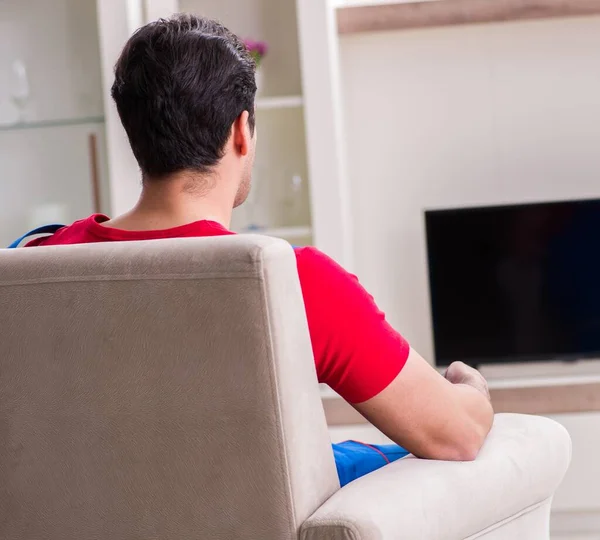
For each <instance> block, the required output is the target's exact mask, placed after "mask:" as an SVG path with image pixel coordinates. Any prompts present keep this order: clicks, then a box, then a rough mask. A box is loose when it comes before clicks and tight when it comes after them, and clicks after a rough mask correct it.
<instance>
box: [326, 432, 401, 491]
mask: <svg viewBox="0 0 600 540" xmlns="http://www.w3.org/2000/svg"><path fill="white" fill-rule="evenodd" d="M331 446H332V447H333V457H334V458H335V466H336V468H337V473H338V477H339V479H340V485H341V486H342V487H344V486H345V485H346V484H348V483H349V482H352V480H356V479H357V478H360V477H361V476H364V475H365V474H368V473H370V472H373V471H376V470H377V469H380V468H381V467H383V466H384V465H387V464H388V463H392V462H393V461H396V460H398V459H400V458H403V457H405V456H407V455H408V454H409V452H407V451H406V450H404V448H402V447H400V446H398V445H397V444H383V445H378V444H365V443H361V442H357V441H346V442H343V443H339V444H332V445H331Z"/></svg>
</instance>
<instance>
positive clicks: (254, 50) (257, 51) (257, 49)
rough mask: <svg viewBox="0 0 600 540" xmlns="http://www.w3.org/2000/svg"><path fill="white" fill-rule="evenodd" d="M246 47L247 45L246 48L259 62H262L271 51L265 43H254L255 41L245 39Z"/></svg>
mask: <svg viewBox="0 0 600 540" xmlns="http://www.w3.org/2000/svg"><path fill="white" fill-rule="evenodd" d="M244 45H246V48H247V49H248V51H249V52H250V54H251V55H252V56H253V57H254V59H255V60H256V61H257V62H258V61H260V60H261V59H262V57H263V56H265V55H266V54H267V51H268V50H269V47H268V45H267V44H266V42H264V41H254V40H253V39H245V40H244Z"/></svg>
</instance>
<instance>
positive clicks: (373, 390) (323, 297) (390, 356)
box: [28, 214, 409, 403]
mask: <svg viewBox="0 0 600 540" xmlns="http://www.w3.org/2000/svg"><path fill="white" fill-rule="evenodd" d="M108 219H109V218H108V217H106V216H103V215H100V214H96V215H92V216H90V217H89V218H87V219H83V220H81V221H76V222H75V223H73V224H72V225H70V226H68V227H64V228H63V229H60V230H59V231H58V232H56V233H55V234H54V235H52V236H49V237H45V238H38V239H36V240H33V241H32V242H30V243H29V244H28V246H38V245H44V246H50V245H58V244H86V243H92V242H111V241H113V242H114V241H124V240H152V239H157V238H177V237H188V236H219V235H226V234H234V233H232V232H231V231H228V230H227V229H225V228H224V227H222V226H221V225H220V224H218V223H215V222H213V221H197V222H195V223H189V224H188V225H183V226H181V227H175V228H173V229H166V230H159V231H123V230H120V229H113V228H109V227H104V226H103V225H100V223H102V222H104V221H107V220H108ZM295 252H296V259H297V263H298V275H299V277H300V284H301V287H302V294H303V296H304V305H305V309H306V317H307V319H308V327H309V330H310V337H311V341H312V347H313V354H314V357H315V365H316V368H317V375H318V378H319V381H320V382H322V383H326V384H328V385H329V386H330V387H331V388H332V389H333V390H335V391H336V392H337V393H339V394H340V395H341V396H342V397H343V398H344V399H346V400H347V401H349V402H350V403H360V402H362V401H366V400H367V399H370V398H372V397H374V396H376V395H377V394H379V392H381V391H382V390H383V389H385V388H386V387H387V386H388V385H389V384H390V383H391V382H392V381H393V380H394V379H395V378H396V376H397V375H398V373H400V371H401V369H402V368H403V367H404V364H405V363H406V359H407V358H408V354H409V345H408V343H407V342H406V341H405V340H404V338H403V337H402V336H401V335H400V334H398V333H397V332H396V331H395V330H394V329H393V328H392V327H391V326H390V325H389V324H388V323H387V321H386V320H385V315H384V314H383V313H382V312H381V311H380V310H379V309H378V308H377V306H376V305H375V302H374V300H373V298H372V297H371V296H370V295H369V294H368V293H367V292H366V291H365V290H364V289H363V287H362V286H361V285H360V283H359V282H358V279H357V278H356V277H355V276H353V275H351V274H349V273H348V272H346V271H345V270H344V269H343V268H342V267H341V266H339V265H338V264H336V263H335V262H334V261H333V260H332V259H330V258H329V257H327V256H326V255H324V254H323V253H321V252H320V251H319V250H317V249H315V248H312V247H306V248H297V249H295Z"/></svg>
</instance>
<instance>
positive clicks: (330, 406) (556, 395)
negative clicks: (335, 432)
mask: <svg viewBox="0 0 600 540" xmlns="http://www.w3.org/2000/svg"><path fill="white" fill-rule="evenodd" d="M490 394H491V396H492V403H493V404H494V410H495V411H496V412H515V413H524V414H563V413H583V412H594V411H600V383H598V382H593V383H582V384H568V385H556V386H553V385H549V386H539V387H524V388H496V389H491V390H490ZM323 408H324V409H325V417H326V418H327V423H328V424H329V425H330V426H344V425H356V424H366V423H367V421H366V420H365V419H364V417H362V416H361V415H360V414H359V413H358V412H356V410H355V409H354V408H352V407H351V406H350V405H348V403H346V402H345V401H344V400H343V399H341V398H338V397H331V398H323Z"/></svg>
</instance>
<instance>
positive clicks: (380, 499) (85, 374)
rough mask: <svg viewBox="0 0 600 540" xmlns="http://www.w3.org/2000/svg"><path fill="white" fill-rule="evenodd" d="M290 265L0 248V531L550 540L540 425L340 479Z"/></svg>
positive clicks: (184, 244)
mask: <svg viewBox="0 0 600 540" xmlns="http://www.w3.org/2000/svg"><path fill="white" fill-rule="evenodd" d="M295 265H296V262H295V258H294V255H293V253H292V251H291V249H290V247H289V246H288V245H287V244H286V243H284V242H283V241H279V240H273V239H269V238H264V237H253V236H246V237H242V236H239V237H228V238H207V239H178V240H161V241H151V242H139V243H138V242H135V243H122V244H96V245H85V246H62V247H56V248H31V249H19V250H0V328H1V332H2V333H1V338H0V386H1V387H0V538H2V539H3V540H42V539H43V540H102V539H106V540H151V539H165V540H167V539H168V540H188V539H207V540H209V539H210V540H213V539H216V540H225V539H248V540H292V539H296V538H302V539H305V540H321V539H340V540H341V539H349V540H350V539H352V540H358V539H360V540H383V539H385V540H387V539H404V540H408V539H415V540H429V539H447V540H453V539H464V538H485V539H486V540H492V539H493V540H496V539H507V540H508V539H532V540H542V539H544V538H548V516H549V509H550V501H551V499H552V494H553V492H554V491H555V489H556V487H557V486H558V484H559V482H560V481H561V479H562V477H563V475H564V473H565V470H566V468H567V466H568V463H569V459H570V441H569V437H568V435H567V433H566V432H565V431H564V430H563V428H561V427H560V426H559V425H558V424H555V423H554V422H551V421H550V420H546V419H543V418H534V417H526V416H499V417H498V418H497V420H496V425H495V427H494V429H493V431H492V434H491V435H490V437H489V440H488V442H487V443H486V445H485V447H484V449H483V451H482V452H481V455H480V457H479V458H478V460H477V461H475V462H473V463H443V462H428V461H422V460H418V459H414V458H407V459H405V460H402V461H400V462H396V463H394V464H392V465H389V466H387V467H384V468H383V469H381V470H379V471H377V472H376V473H373V474H371V475H368V476H366V477H364V478H362V479H360V480H358V481H356V482H354V483H352V484H350V485H348V486H347V487H345V488H343V489H341V490H340V489H339V485H338V482H337V476H336V471H335V465H334V462H333V457H332V452H331V449H330V445H329V438H328V433H327V426H326V425H325V420H324V414H323V410H322V407H321V402H320V397H319V389H318V385H317V380H316V376H315V370H314V366H313V360H312V354H311V346H310V341H309V335H308V329H307V324H306V320H305V314H304V309H303V305H302V297H301V292H300V287H299V283H298V278H297V273H296V266H295Z"/></svg>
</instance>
